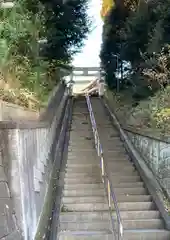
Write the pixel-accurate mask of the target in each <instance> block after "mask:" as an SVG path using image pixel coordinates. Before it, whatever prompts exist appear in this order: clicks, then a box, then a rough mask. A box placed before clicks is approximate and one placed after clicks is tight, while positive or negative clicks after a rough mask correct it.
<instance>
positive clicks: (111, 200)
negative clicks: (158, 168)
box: [86, 95, 123, 240]
mask: <svg viewBox="0 0 170 240" xmlns="http://www.w3.org/2000/svg"><path fill="white" fill-rule="evenodd" d="M86 102H87V106H88V110H89V114H90V120H91V124H92V130H93V134H94V139H95V147H96V150H97V154H98V156H99V158H100V167H101V174H102V181H103V183H104V187H105V191H106V194H107V198H108V206H109V212H110V217H111V224H112V229H111V230H112V233H113V234H114V237H113V239H117V240H123V225H122V221H121V217H120V211H119V208H118V203H117V200H116V196H115V193H114V191H113V187H112V183H111V181H110V179H109V176H108V174H107V167H106V164H105V162H104V157H103V149H102V145H101V143H100V138H99V134H98V130H97V125H96V121H95V117H94V113H93V109H92V105H91V102H90V97H89V96H88V95H87V96H86ZM112 204H113V205H114V209H113V205H112ZM113 210H115V213H116V218H117V223H118V225H117V226H118V230H117V229H116V226H115V225H116V224H115V223H114V217H113V214H112V212H113Z"/></svg>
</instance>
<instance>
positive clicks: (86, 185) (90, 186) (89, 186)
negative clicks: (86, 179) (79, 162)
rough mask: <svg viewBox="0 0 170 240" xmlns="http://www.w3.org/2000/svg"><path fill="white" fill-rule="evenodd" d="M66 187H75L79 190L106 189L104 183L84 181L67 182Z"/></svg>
mask: <svg viewBox="0 0 170 240" xmlns="http://www.w3.org/2000/svg"><path fill="white" fill-rule="evenodd" d="M64 189H68V190H71V189H73V190H74V189H75V190H77V191H78V190H79V189H84V190H86V189H103V191H104V184H103V183H90V184H89V183H82V184H65V185H64Z"/></svg>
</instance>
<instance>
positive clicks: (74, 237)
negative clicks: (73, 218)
mask: <svg viewBox="0 0 170 240" xmlns="http://www.w3.org/2000/svg"><path fill="white" fill-rule="evenodd" d="M123 236H124V239H125V240H169V239H170V232H169V231H166V230H159V229H151V230H125V231H124V235H123ZM58 239H59V240H116V239H114V237H113V234H111V233H107V232H105V233H104V232H101V231H100V232H87V231H86V232H73V231H72V232H70V231H68V232H67V231H64V232H61V233H60V234H59V237H58Z"/></svg>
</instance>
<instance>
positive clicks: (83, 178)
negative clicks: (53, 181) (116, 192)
mask: <svg viewBox="0 0 170 240" xmlns="http://www.w3.org/2000/svg"><path fill="white" fill-rule="evenodd" d="M110 179H111V181H112V184H113V185H114V186H115V185H117V184H120V186H121V185H123V184H125V185H124V186H129V185H128V184H135V183H137V182H140V177H139V176H134V177H131V176H129V177H128V176H125V177H124V178H123V177H122V178H121V176H120V177H118V178H116V177H115V176H113V177H111V178H110ZM64 181H65V183H66V184H69V183H70V184H78V183H101V182H102V177H101V175H100V174H98V175H97V174H96V176H89V175H88V174H87V175H84V174H83V175H81V174H79V175H78V176H76V175H75V176H74V174H72V175H70V174H68V173H67V174H66V175H65V179H64ZM141 185H142V186H143V183H142V182H141Z"/></svg>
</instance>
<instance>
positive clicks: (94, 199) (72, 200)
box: [63, 195, 152, 204]
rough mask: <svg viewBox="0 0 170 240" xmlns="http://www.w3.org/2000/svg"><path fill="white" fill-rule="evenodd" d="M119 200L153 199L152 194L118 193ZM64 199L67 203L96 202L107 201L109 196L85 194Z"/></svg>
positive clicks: (138, 200)
mask: <svg viewBox="0 0 170 240" xmlns="http://www.w3.org/2000/svg"><path fill="white" fill-rule="evenodd" d="M116 199H117V201H118V202H141V201H142V202H149V201H151V199H152V198H151V196H150V195H118V196H117V197H116ZM63 201H64V202H65V203H72V204H73V203H75V204H76V203H95V202H105V203H107V198H106V197H105V196H95V197H93V196H85V197H64V198H63Z"/></svg>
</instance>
